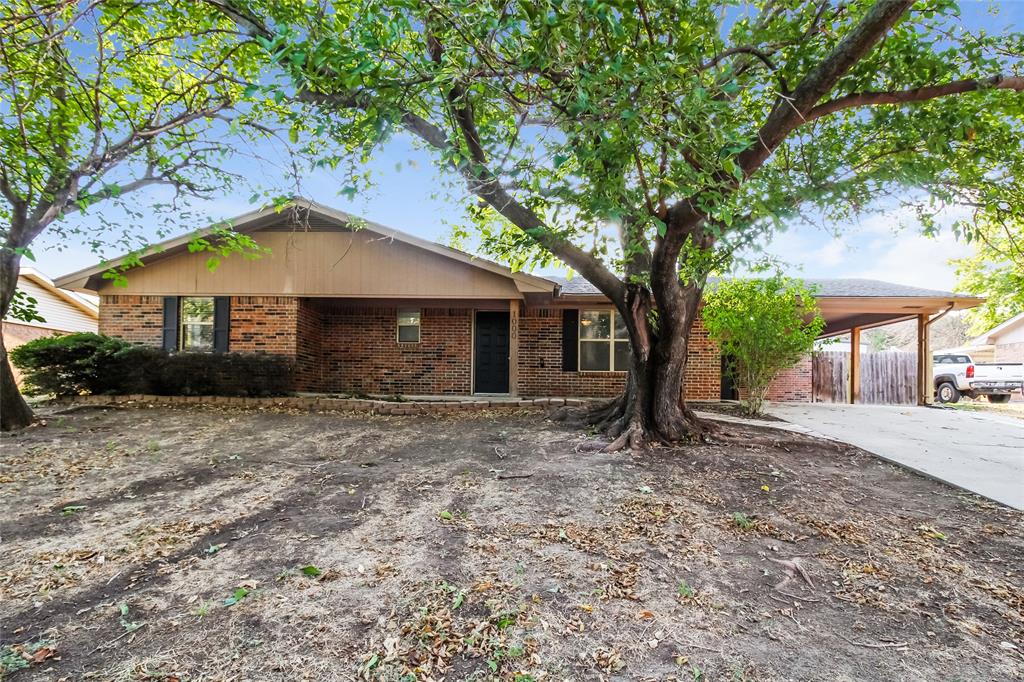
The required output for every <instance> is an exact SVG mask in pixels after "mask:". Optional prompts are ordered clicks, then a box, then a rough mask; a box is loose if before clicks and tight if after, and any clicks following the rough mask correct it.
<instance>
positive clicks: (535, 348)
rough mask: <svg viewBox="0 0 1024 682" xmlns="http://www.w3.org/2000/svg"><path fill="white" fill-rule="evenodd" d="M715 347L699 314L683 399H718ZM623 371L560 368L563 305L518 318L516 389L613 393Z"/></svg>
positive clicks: (524, 391) (525, 392)
mask: <svg viewBox="0 0 1024 682" xmlns="http://www.w3.org/2000/svg"><path fill="white" fill-rule="evenodd" d="M720 362H721V361H720V359H719V354H718V347H717V346H716V345H715V344H714V342H713V341H711V339H709V338H708V335H707V330H705V329H704V325H703V323H702V322H701V321H700V320H697V322H696V323H695V324H694V326H693V332H692V334H691V336H690V352H689V358H688V366H687V380H686V399H687V400H718V397H719V392H720V390H721V369H720ZM625 382H626V374H625V372H563V371H562V311H561V309H558V308H531V309H527V310H524V311H522V312H521V313H520V318H519V393H520V394H521V395H523V396H547V397H573V396H575V397H595V398H600V397H612V396H615V395H617V394H618V393H619V392H621V391H622V389H623V386H624V385H625Z"/></svg>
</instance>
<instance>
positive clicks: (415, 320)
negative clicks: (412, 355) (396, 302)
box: [398, 310, 420, 343]
mask: <svg viewBox="0 0 1024 682" xmlns="http://www.w3.org/2000/svg"><path fill="white" fill-rule="evenodd" d="M398 342H399V343H419V342H420V311H418V310H399V311H398Z"/></svg>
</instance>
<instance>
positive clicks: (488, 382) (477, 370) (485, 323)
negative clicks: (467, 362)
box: [473, 311, 508, 393]
mask: <svg viewBox="0 0 1024 682" xmlns="http://www.w3.org/2000/svg"><path fill="white" fill-rule="evenodd" d="M473 367H474V375H475V376H474V377H473V379H474V381H473V390H474V391H476V392H477V393H508V312H489V311H480V312H478V313H477V314H476V337H475V339H474V341H473Z"/></svg>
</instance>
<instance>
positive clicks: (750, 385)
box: [703, 275, 825, 415]
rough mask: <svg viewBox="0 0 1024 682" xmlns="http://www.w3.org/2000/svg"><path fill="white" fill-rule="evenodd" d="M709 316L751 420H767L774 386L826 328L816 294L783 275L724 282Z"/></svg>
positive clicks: (708, 304)
mask: <svg viewBox="0 0 1024 682" xmlns="http://www.w3.org/2000/svg"><path fill="white" fill-rule="evenodd" d="M703 316H704V326H705V327H706V328H707V330H708V335H709V336H710V337H711V338H712V339H714V340H715V341H716V342H718V346H719V348H721V350H722V355H723V356H724V357H726V358H727V361H728V366H727V369H728V371H729V373H730V374H731V375H732V376H733V378H735V379H737V380H738V382H739V384H740V386H742V387H743V389H744V390H745V391H746V398H745V400H744V401H743V405H744V409H745V411H746V412H747V413H748V414H751V415H757V414H761V408H762V405H763V404H764V400H765V397H766V396H767V394H768V388H769V386H771V383H772V381H773V380H774V379H775V377H776V376H778V374H779V372H781V371H782V370H784V369H787V368H789V367H792V366H793V365H795V364H796V363H798V362H799V361H800V359H801V358H803V357H804V356H806V355H808V354H809V353H810V352H811V351H812V350H813V349H814V340H815V339H816V338H817V337H818V335H819V334H820V333H821V332H822V330H823V329H824V328H825V320H824V319H823V318H822V317H821V314H820V312H819V310H818V304H817V302H816V301H815V299H814V291H813V290H812V289H810V288H808V287H806V286H804V284H803V282H801V281H800V280H796V279H790V278H788V277H783V276H782V275H776V276H774V277H769V278H768V279H732V280H722V281H720V282H719V283H718V284H717V285H716V286H715V288H714V290H713V291H711V292H709V293H708V294H707V295H706V296H705V302H704V312H703Z"/></svg>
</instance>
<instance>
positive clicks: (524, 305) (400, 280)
mask: <svg viewBox="0 0 1024 682" xmlns="http://www.w3.org/2000/svg"><path fill="white" fill-rule="evenodd" d="M233 226H234V229H236V230H238V231H239V232H243V233H246V234H249V235H251V236H252V238H253V239H254V240H255V241H256V242H257V243H259V244H260V245H261V246H264V247H267V248H269V249H270V252H269V253H268V254H267V255H264V256H263V257H262V258H259V259H255V260H248V259H244V258H242V257H239V256H231V257H229V258H227V259H225V260H224V262H223V263H222V264H221V265H220V267H219V268H217V269H216V271H214V272H210V271H209V270H208V268H207V267H206V258H207V255H206V254H203V253H190V252H189V251H188V248H187V245H188V242H189V241H190V239H191V238H192V237H193V236H194V234H193V235H188V236H184V237H180V238H178V239H172V240H170V241H167V242H164V243H163V244H161V245H160V246H159V248H158V249H156V250H154V252H152V253H151V254H150V255H147V256H145V257H144V258H143V263H144V266H141V267H136V268H133V269H132V270H130V271H129V272H128V273H127V286H126V287H116V286H115V285H114V284H113V283H112V282H111V280H109V279H105V278H104V277H103V273H104V272H105V271H107V270H108V269H109V268H110V267H116V266H118V265H119V264H121V262H122V261H121V260H114V261H112V262H110V263H104V264H100V265H97V266H95V267H91V268H87V269H85V270H82V271H79V272H76V273H72V274H69V275H66V276H64V277H61V278H59V279H58V280H57V285H58V286H61V287H65V288H68V289H71V290H77V291H84V292H91V293H95V294H98V295H99V297H100V321H99V329H100V332H101V333H103V334H108V335H111V336H115V337H119V338H122V339H125V340H127V341H132V342H137V343H142V344H149V345H153V346H162V347H163V348H165V349H167V350H172V351H173V350H197V351H211V352H226V351H230V352H243V353H250V352H253V353H258V352H266V353H276V354H281V355H286V356H289V357H291V358H294V360H295V363H296V376H295V379H294V384H295V385H294V389H295V390H296V391H298V392H315V393H362V394H369V395H393V394H401V395H406V396H467V395H474V394H476V395H480V394H489V395H493V394H498V395H501V394H507V395H510V396H523V397H605V396H612V395H615V394H616V393H617V392H618V391H620V390H621V388H622V386H623V384H624V380H625V372H624V371H622V369H623V367H624V363H625V362H626V361H627V358H628V341H627V340H625V339H624V333H623V330H622V329H621V327H620V326H619V325H618V324H617V321H616V313H615V310H614V308H613V306H612V305H611V304H610V302H609V301H608V299H607V298H606V297H604V296H603V295H602V294H601V293H600V292H598V291H597V289H595V288H594V287H593V286H592V285H590V283H589V282H587V281H585V280H583V279H581V278H576V279H573V280H571V281H566V280H563V279H557V278H547V277H538V276H536V275H531V274H526V273H522V272H513V271H512V270H510V269H509V268H506V267H503V266H500V265H497V264H495V263H492V262H489V261H486V260H483V259H480V258H477V257H474V256H472V255H469V254H466V253H463V252H461V251H457V250H455V249H451V248H447V247H445V246H441V245H439V244H435V243H432V242H428V241H426V240H423V239H420V238H418V237H414V236H412V235H408V234H405V233H402V232H399V231H397V230H394V229H391V228H388V227H385V226H383V225H378V224H375V223H370V222H367V221H363V220H361V219H356V218H354V217H353V216H349V215H348V214H345V213H343V212H341V211H337V210H334V209H331V208H328V207H325V206H322V205H318V204H315V203H312V202H309V201H305V200H301V201H300V200H297V201H296V202H294V203H293V204H292V205H291V206H290V207H289V209H288V210H283V211H275V210H274V209H262V210H258V211H254V212H252V213H249V214H246V215H243V216H241V217H239V218H237V219H235V220H234V221H233ZM209 229H212V228H209ZM207 231H208V230H207ZM202 233H203V231H200V234H202ZM818 285H819V287H820V296H819V304H820V306H821V309H822V312H823V314H824V315H825V317H826V319H827V321H828V327H827V329H826V331H825V335H836V334H842V333H847V332H850V331H854V332H855V333H856V332H858V331H859V329H861V328H866V327H869V326H877V325H880V324H887V323H890V322H895V321H899V320H904V319H912V318H915V317H916V318H918V319H919V321H921V323H922V324H925V323H926V322H927V318H928V316H930V315H931V314H933V313H938V312H941V311H943V310H946V309H950V308H962V307H969V306H971V305H976V303H977V299H973V298H968V297H961V296H957V295H954V294H950V293H946V292H940V291H929V290H922V289H915V288H911V287H903V286H899V285H893V284H886V283H884V282H874V281H867V280H825V281H819V282H818ZM924 352H925V354H926V355H930V354H929V353H927V347H926V345H925V347H924ZM722 367H723V363H722V358H721V356H720V353H719V351H718V348H717V347H716V346H715V344H714V343H713V342H712V341H711V340H710V339H709V338H708V336H707V333H706V331H705V330H704V328H703V326H702V325H701V323H700V322H699V321H698V322H697V323H696V325H695V326H694V329H693V336H692V342H691V348H690V359H689V371H688V373H687V383H686V386H685V391H686V397H687V399H691V400H718V399H720V398H723V397H724V398H728V397H733V396H734V393H735V392H734V389H733V387H732V386H731V385H730V384H729V382H728V381H727V380H726V381H723V373H722ZM929 394H930V390H929ZM770 398H771V399H774V400H797V401H807V400H810V398H811V363H810V361H809V359H808V361H806V362H804V363H801V364H800V365H798V366H797V367H794V368H793V369H791V370H789V371H787V372H785V373H784V374H783V375H782V376H780V377H779V378H778V379H777V380H776V382H775V384H774V386H773V387H772V390H771V394H770Z"/></svg>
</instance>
